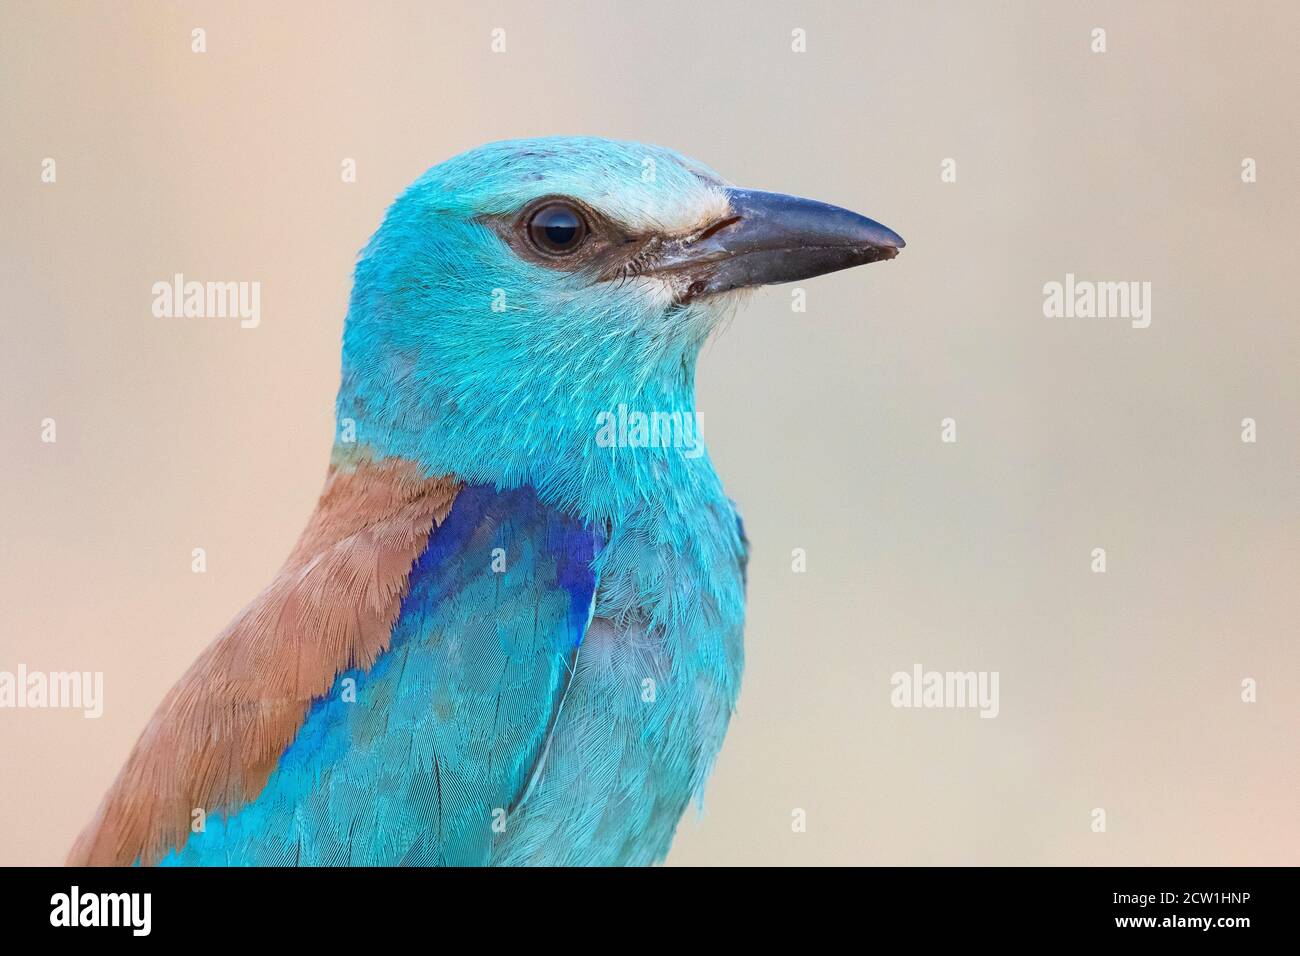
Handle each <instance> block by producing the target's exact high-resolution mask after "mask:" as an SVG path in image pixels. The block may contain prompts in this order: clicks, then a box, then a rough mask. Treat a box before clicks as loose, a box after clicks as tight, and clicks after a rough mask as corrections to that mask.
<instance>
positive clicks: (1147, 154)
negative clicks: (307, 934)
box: [0, 0, 1300, 864]
mask: <svg viewBox="0 0 1300 956" xmlns="http://www.w3.org/2000/svg"><path fill="white" fill-rule="evenodd" d="M196 27H201V28H203V29H204V30H206V41H207V52H206V53H202V54H196V53H193V52H191V30H192V29H194V28H196ZM497 27H500V28H503V29H505V31H506V42H507V52H505V53H504V54H493V53H492V52H491V50H490V40H491V36H490V34H491V31H492V30H493V29H494V28H497ZM1094 27H1103V28H1105V29H1106V31H1107V46H1108V49H1107V52H1105V53H1104V54H1097V53H1093V52H1091V51H1090V48H1089V47H1090V32H1091V30H1092V29H1093V28H1094ZM796 28H799V29H803V30H805V31H806V36H807V52H806V53H802V54H799V53H794V52H792V51H791V31H792V30H794V29H796ZM1298 33H1300V7H1297V6H1296V5H1295V4H1294V3H1291V2H1277V3H1249V4H1245V5H1238V6H1230V5H1224V4H1220V3H1212V2H1197V3H1172V2H1171V3H1143V4H1140V5H1139V4H1132V3H1113V4H1112V3H1100V4H1091V5H1083V4H1068V5H1067V4H1035V3H967V2H956V0H953V2H945V3H910V2H909V3H896V2H880V3H876V2H843V3H815V4H814V3H808V4H798V3H774V2H773V3H739V2H737V3H699V2H678V0H658V2H655V3H635V4H633V3H627V4H619V5H617V6H616V5H614V4H606V3H596V2H590V3H572V2H565V3H550V4H537V3H523V2H520V3H495V4H494V3H486V4H483V3H469V2H466V3H454V4H453V3H429V2H411V3H401V4H396V3H394V4H377V5H373V6H372V5H357V4H355V3H315V2H313V3H301V4H298V5H292V4H277V5H275V6H273V7H272V6H269V5H264V4H253V3H238V4H230V3H212V4H208V3H162V2H157V3H135V4H130V3H113V4H108V3H101V4H86V3H50V2H25V0H23V2H15V0H7V2H6V3H5V4H4V5H3V6H2V7H0V74H2V75H0V197H2V199H0V203H2V205H0V293H2V295H0V303H3V305H2V308H3V316H2V319H3V322H2V328H3V341H2V342H0V395H2V396H3V410H4V414H3V415H2V416H0V442H2V448H3V455H4V473H5V478H4V482H3V484H2V485H0V496H2V497H0V541H2V542H3V547H2V548H0V600H2V601H3V608H4V613H3V618H2V621H0V670H14V669H16V668H17V667H18V665H19V664H26V665H27V666H28V667H29V668H33V669H42V670H47V671H55V670H65V669H76V670H90V671H95V670H100V671H103V672H104V674H105V685H106V686H105V695H106V702H105V712H104V715H103V717H102V718H100V719H99V720H86V719H83V718H82V717H81V715H80V714H79V713H75V712H67V711H50V710H46V711H40V710H0V781H2V782H0V863H7V864H19V863H26V864H53V863H57V862H59V861H61V860H62V858H63V856H64V854H65V853H66V851H67V849H68V847H69V845H70V843H71V841H72V839H73V836H74V834H75V833H76V832H77V830H79V829H80V827H81V826H82V825H83V824H84V823H85V822H86V820H87V819H88V817H89V815H90V813H91V811H92V809H93V807H94V806H95V804H96V803H97V802H98V800H99V797H100V795H101V794H102V792H103V790H104V789H105V788H106V786H107V785H108V783H109V781H110V779H111V778H112V777H113V775H114V774H115V773H116V772H117V769H118V767H119V766H120V764H121V763H122V761H123V759H124V757H125V756H126V753H127V751H128V749H129V748H130V746H131V744H132V742H133V741H134V739H135V737H136V735H137V734H138V733H139V731H140V729H141V728H142V727H143V725H144V723H145V721H146V720H147V718H148V716H149V715H150V713H151V712H152V711H153V709H154V707H155V706H156V705H157V704H158V702H159V700H160V699H161V698H162V696H163V694H164V692H165V691H166V689H167V688H168V687H169V686H170V685H171V683H172V682H173V681H174V680H175V679H176V678H177V677H178V676H179V675H180V674H181V672H182V671H183V670H184V669H185V667H186V666H187V665H188V664H189V663H190V662H191V661H192V660H193V659H194V657H195V656H196V655H197V654H198V653H199V651H200V650H201V649H202V648H203V647H204V646H205V644H206V643H207V642H208V641H209V640H210V639H211V638H212V637H213V636H214V635H215V634H216V633H217V632H218V630H219V629H220V628H221V627H222V626H223V625H224V624H225V623H226V622H227V621H228V620H229V619H230V618H231V617H232V616H233V615H234V613H235V612H236V611H237V610H238V609H239V608H240V607H241V606H242V605H243V604H244V603H246V602H247V601H248V600H249V599H250V598H252V597H253V596H254V595H255V594H256V593H257V592H258V590H260V588H261V587H262V586H263V585H264V584H265V583H266V582H267V581H268V580H269V579H270V577H271V575H272V574H273V572H274V571H275V570H276V568H277V567H278V566H279V564H280V562H281V561H282V560H283V558H284V557H285V555H286V554H287V553H288V550H289V548H290V546H291V544H292V542H293V540H294V538H295V536H296V534H297V532H298V531H299V529H300V528H301V526H302V524H303V522H304V519H305V517H306V515H307V514H308V512H309V510H310V508H311V506H312V504H313V502H314V500H315V496H316V493H317V491H318V489H319V487H320V482H321V479H322V476H323V474H324V468H325V463H326V459H327V454H328V449H329V444H330V436H331V425H332V418H331V405H332V400H333V395H334V389H335V387H336V384H337V374H338V347H339V335H340V329H341V325H342V320H343V315H344V310H345V304H346V298H347V294H348V290H349V283H350V269H351V266H352V263H353V261H354V257H355V254H356V252H357V250H358V249H360V247H361V246H362V244H363V243H364V242H365V241H366V239H367V237H368V236H369V235H370V233H371V231H372V230H373V229H374V228H375V226H376V225H377V224H378V222H379V219H380V217H381V215H382V213H383V211H384V209H385V207H386V205H387V203H388V202H389V201H390V200H391V199H392V198H393V197H394V196H395V195H396V193H397V192H398V191H399V190H400V189H401V188H402V187H403V186H404V185H405V184H406V183H408V182H409V181H410V180H412V179H413V178H414V177H416V176H417V175H419V174H420V173H421V172H422V171H423V170H424V169H426V168H427V167H428V166H431V165H433V164H434V163H437V162H439V161H440V160H442V159H444V158H446V157H448V156H450V155H452V154H454V153H457V152H460V151H462V150H464V149H467V148H469V147H472V146H474V145H477V144H479V143H481V142H484V141H488V140H493V139H501V138H507V137H516V136H534V135H547V134H558V133H570V134H572V133H586V134H598V135H605V136H611V137H617V138H627V139H636V140H642V141H646V142H655V143H662V144H664V145H668V146H672V147H675V148H677V149H679V150H681V151H682V152H684V153H686V154H688V155H691V156H694V157H697V158H699V159H700V160H702V161H704V162H706V163H708V164H710V165H712V166H714V167H715V168H716V169H718V170H719V171H720V172H722V173H723V174H724V175H726V176H728V177H729V178H731V179H732V180H733V181H735V182H737V183H741V184H745V185H748V186H753V187H759V188H767V189H775V190H780V191H785V192H792V193H798V194H802V195H808V196H813V197H816V198H821V199H825V200H828V201H831V202H835V203H839V204H842V205H845V206H849V207H851V208H853V209H856V210H860V211H862V212H865V213H867V214H868V215H870V216H872V217H874V218H878V219H879V220H881V221H882V222H884V223H886V224H888V225H890V226H892V227H894V228H895V229H897V230H898V231H899V232H901V233H902V234H903V235H904V236H905V237H906V238H907V240H908V248H907V250H906V251H905V252H904V254H903V255H902V256H901V257H900V258H899V259H898V260H897V261H895V262H893V263H889V264H886V265H880V266H872V267H870V268H868V269H863V270H856V271H850V272H844V273H839V274H837V275H833V276H829V277H826V278H823V279H819V280H815V281H810V282H808V283H805V284H804V287H805V288H806V289H807V295H808V309H807V312H806V313H805V314H795V313H792V311H791V309H790V290H789V289H788V288H778V289H773V290H767V291H765V292H762V293H760V294H759V295H758V296H757V297H756V298H755V300H754V301H753V303H752V304H751V305H750V306H749V308H748V309H747V310H745V311H744V312H742V314H741V315H740V316H739V318H738V319H737V321H736V322H735V323H734V324H733V325H732V326H731V327H730V329H729V330H728V331H727V333H726V334H725V335H724V336H722V337H721V338H719V339H718V340H717V341H716V342H714V343H713V344H712V345H711V346H710V348H709V349H708V351H707V352H706V354H705V356H704V358H703V361H702V368H701V373H700V383H701V385H700V407H701V411H702V414H703V419H704V421H705V422H706V424H707V432H708V440H709V445H710V448H711V450H712V454H713V456H714V459H715V462H716V464H717V466H718V469H719V471H720V472H721V473H722V476H723V478H724V480H725V481H726V483H727V486H728V490H729V492H730V494H731V495H732V497H734V498H735V499H736V500H737V501H738V502H739V503H740V505H741V507H742V509H743V511H744V515H745V519H746V523H747V526H748V531H749V535H750V537H751V539H752V542H753V558H752V563H751V566H750V625H749V628H748V635H747V647H748V670H747V676H746V684H745V688H744V692H743V694H742V697H741V708H740V712H739V714H738V716H737V718H736V720H735V721H734V722H733V725H732V730H731V733H730V736H729V739H728V741H727V745H726V747H725V748H724V750H723V753H722V756H721V759H720V761H719V764H718V767H717V771H716V773H715V775H714V778H713V781H712V783H711V785H710V788H709V792H708V799H707V802H706V807H705V810H704V813H703V814H702V815H696V814H695V813H694V812H692V813H691V814H688V816H687V818H686V819H685V820H684V821H683V823H682V826H681V830H680V834H679V837H678V840H677V844H676V846H675V848H674V850H673V853H672V856H671V857H670V862H672V863H677V864H724V863H726V864H757V863H775V864H826V863H833V864H847V863H890V864H914V863H915V864H936V863H939V864H974V863H984V864H1043V863H1046V864H1065V863H1082V864H1103V863H1123V864H1193V863H1200V864H1262V863H1270V864H1281V863H1289V864H1296V863H1300V822H1298V821H1297V810H1298V808H1300V807H1298V804H1300V771H1298V770H1297V757H1298V755H1300V747H1297V731H1298V730H1300V649H1298V645H1297V620H1298V613H1297V612H1298V611H1300V606H1298V603H1300V602H1298V600H1297V572H1298V571H1300V553H1298V549H1300V493H1298V483H1297V476H1298V475H1300V441H1298V440H1297V420H1298V415H1300V384H1298V383H1297V369H1298V368H1300V324H1298V322H1297V306H1296V295H1295V277H1296V274H1297V268H1296V259H1297V240H1296V236H1297V223H1298V222H1300V188H1298V187H1297V181H1296V170H1297V146H1298V145H1300V136H1298V135H1297V134H1298V133H1300V129H1298V123H1300V120H1298V114H1297V110H1296V108H1295V102H1294V100H1295V94H1296V91H1297V89H1300V82H1298V80H1300V66H1297V63H1298V61H1297V57H1296V47H1297V35H1298ZM46 157H52V158H54V159H55V161H56V163H57V167H56V168H57V182H55V183H53V184H48V183H42V181H41V169H42V161H43V159H44V158H46ZM349 157H350V158H353V159H355V160H356V164H357V182H356V183H355V184H347V183H343V182H342V181H341V177H340V167H341V163H342V162H343V160H344V159H345V158H349ZM949 157H951V158H953V159H955V160H956V162H957V171H958V177H957V181H956V182H955V183H944V182H942V181H941V179H940V170H941V163H942V162H943V160H944V159H945V158H949ZM1245 157H1252V158H1254V159H1255V160H1256V161H1257V163H1258V182H1257V183H1254V184H1244V183H1243V182H1242V181H1241V176H1240V169H1241V163H1242V160H1243V158H1245ZM176 272H182V273H184V274H185V275H186V276H187V277H190V278H195V279H199V280H209V279H212V280H218V279H219V280H245V281H253V280H256V281H260V282H261V283H262V320H261V326H260V327H259V328H257V329H255V330H241V329H240V328H239V327H238V324H237V323H236V322H234V321H230V320H195V319H191V320H184V319H180V320H164V319H156V318H154V317H153V316H152V314H151V311H150V307H151V302H152V297H151V293H150V287H151V285H152V284H153V283H154V282H155V281H158V280H160V279H162V280H166V279H169V278H170V277H171V276H172V275H173V274H174V273H176ZM1067 272H1073V273H1075V274H1077V275H1078V276H1079V277H1080V278H1086V279H1095V280H1136V281H1149V282H1151V283H1152V287H1153V317H1152V323H1151V327H1150V328H1148V329H1144V330H1139V329H1133V328H1131V327H1130V326H1129V323H1128V322H1127V321H1125V320H1123V319H1047V318H1044V316H1043V314H1042V303H1043V295H1042V287H1043V284H1044V283H1045V282H1049V281H1053V280H1056V281H1062V280H1063V279H1064V277H1065V274H1066V273H1067ZM46 417H53V418H55V419H56V420H57V428H58V432H57V435H58V441H57V443H55V444H52V445H51V444H44V443H42V442H41V440H40V423H41V420H42V419H44V418H46ZM946 417H952V418H954V419H956V422H957V429H958V431H957V434H958V441H957V442H956V443H955V444H943V443H941V442H940V440H939V439H940V421H941V419H943V418H946ZM1244 417H1252V418H1254V419H1256V421H1257V422H1258V441H1257V443H1255V444H1243V443H1242V441H1241V440H1240V422H1241V419H1242V418H1244ZM760 438H761V439H762V440H758V439H760ZM194 547H204V548H206V549H207V553H208V572H207V573H206V574H193V573H191V570H190V552H191V549H192V548H194ZM796 547H799V548H805V549H806V550H807V554H808V570H807V572H806V573H804V574H794V573H792V572H791V559H790V555H791V549H793V548H796ZM1094 547H1104V548H1106V550H1107V556H1108V571H1107V573H1106V574H1094V573H1092V572H1091V570H1090V567H1089V565H1090V560H1091V558H1090V553H1091V551H1092V549H1093V548H1094ZM916 663H920V664H922V665H923V666H924V667H925V668H927V669H936V670H968V669H969V670H995V671H998V672H999V674H1000V697H1001V699H1000V708H1001V712H1000V715H999V716H998V717H997V718H996V719H994V720H981V719H979V717H978V716H977V714H976V713H975V712H974V711H970V710H902V709H895V708H893V707H892V706H891V705H890V702H889V693H890V685H889V678H890V675H891V674H892V673H894V672H895V671H898V670H910V669H911V668H912V666H913V665H914V664H916ZM1248 677H1249V678H1254V679H1255V680H1257V681H1258V688H1259V690H1258V694H1259V698H1258V702H1256V703H1254V704H1247V703H1243V702H1242V701H1241V699H1240V686H1241V681H1242V680H1243V679H1244V678H1248ZM1095 807H1102V808H1105V810H1106V812H1107V832H1105V833H1102V834H1099V833H1094V832H1092V831H1091V827H1090V824H1091V822H1092V818H1091V816H1090V814H1091V811H1092V809H1093V808H1095ZM795 808H799V809H803V810H805V811H806V812H807V819H808V825H807V832H805V833H796V832H792V827H791V814H792V811H793V810H794V809H795Z"/></svg>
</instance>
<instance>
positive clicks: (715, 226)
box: [695, 216, 740, 242]
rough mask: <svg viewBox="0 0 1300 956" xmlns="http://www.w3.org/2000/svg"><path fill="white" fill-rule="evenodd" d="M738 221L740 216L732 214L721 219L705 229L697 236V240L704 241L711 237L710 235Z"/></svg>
mask: <svg viewBox="0 0 1300 956" xmlns="http://www.w3.org/2000/svg"><path fill="white" fill-rule="evenodd" d="M738 222H740V217H739V216H730V217H728V218H726V219H719V220H718V221H717V222H715V223H714V224H713V225H711V226H709V228H707V229H705V230H704V231H703V232H702V233H700V234H699V235H698V236H696V237H695V241H696V242H703V241H704V240H705V239H707V238H709V236H712V235H714V234H715V233H718V232H721V231H722V230H723V229H726V228H727V227H728V226H732V225H735V224H736V223H738Z"/></svg>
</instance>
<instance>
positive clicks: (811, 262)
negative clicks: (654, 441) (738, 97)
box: [338, 137, 903, 510]
mask: <svg viewBox="0 0 1300 956" xmlns="http://www.w3.org/2000/svg"><path fill="white" fill-rule="evenodd" d="M902 247H903V240H902V239H901V238H900V237H899V236H898V235H897V234H895V233H894V232H892V231H891V230H889V229H887V228H886V227H884V226H882V225H880V224H879V223H877V222H874V221H873V220H871V219H867V218H866V217H864V216H860V215H857V214H856V213H853V212H849V211H848V210H845V209H841V208H838V207H836V206H831V205H827V204H825V203H821V202H815V201H812V200H807V199H798V198H795V197H792V196H785V195H781V194H777V193H767V192H758V191H753V190H745V189H737V188H735V187H733V186H731V185H729V184H728V183H726V182H725V181H724V180H723V179H722V178H721V177H720V176H718V175H717V174H716V173H714V172H713V171H712V170H710V169H708V168H706V167H705V166H703V165H701V164H699V163H697V162H694V161H692V160H689V159H687V158H685V157H683V156H680V155H678V154H677V153H675V152H673V151H671V150H668V149H663V148H660V147H654V146H643V145H641V144H638V143H626V142H614V141H610V140H603V139H595V138H569V137H564V138H551V139H536V140H518V141H508V142H501V143H493V144H489V145H486V146H483V147H480V148H478V149H475V150H472V151H470V152H468V153H464V154H462V155H460V156H457V157H455V158H453V159H450V160H448V161H446V162H444V163H442V164H440V165H438V166H435V167H434V168H433V169H431V170H429V171H428V172H427V173H426V174H425V175H424V176H422V177H421V178H420V179H418V180H417V181H416V182H415V183H413V184H412V185H411V186H410V187H409V188H408V189H407V190H406V191H405V192H404V193H403V194H402V195H401V196H400V197H399V198H398V199H397V200H396V201H395V202H394V203H393V205H392V206H391V208H390V209H389V211H388V213H387V215H386V217H385V219H384V222H383V224H382V225H381V226H380V228H379V230H378V231H377V232H376V233H375V235H374V237H373V238H372V239H371V241H370V243H369V244H368V245H367V246H366V248H365V249H364V250H363V251H362V254H361V258H360V261H359V263H358V265H357V268H356V275H355V282H354V288H353V293H352V298H351V302H350V305H349V311H348V316H347V321H346V323H345V329H344V343H343V384H342V387H341V389H340V393H339V401H338V417H339V419H340V423H341V424H343V422H344V420H347V421H350V422H352V423H353V431H354V437H355V443H356V445H357V447H359V448H362V449H364V450H365V451H366V453H368V454H372V455H376V456H379V457H383V456H400V457H404V458H409V459H413V460H415V461H417V462H418V463H419V464H420V465H421V466H422V467H423V468H424V470H425V471H426V472H427V473H430V474H434V473H455V474H458V475H460V476H462V477H464V478H465V479H466V480H471V481H482V482H494V483H497V484H500V485H508V484H512V483H517V482H521V481H528V482H531V483H533V484H535V485H537V486H538V487H545V486H548V485H549V486H551V487H552V488H554V489H556V490H557V491H559V492H560V493H561V494H560V496H561V497H563V498H567V499H569V500H572V501H579V502H582V501H583V500H585V501H586V503H587V504H590V503H591V501H592V498H593V496H597V497H598V496H599V495H598V493H597V492H596V491H595V490H594V487H593V486H594V485H597V484H599V483H600V482H601V481H602V479H603V478H608V474H607V473H606V469H607V468H612V469H614V470H616V471H617V470H618V469H619V468H620V467H621V468H623V469H624V470H625V472H626V473H625V474H622V475H621V479H620V481H621V484H622V486H623V490H628V488H629V487H631V486H635V485H637V484H638V483H640V482H642V481H643V480H645V478H646V476H647V475H648V472H645V471H644V469H645V468H646V467H649V468H651V469H653V470H654V472H655V477H656V478H662V472H663V470H664V469H665V468H668V469H681V468H689V467H690V465H689V464H682V462H683V461H685V462H687V463H689V462H691V461H692V458H691V457H690V456H682V455H680V454H679V455H676V456H673V455H672V454H671V450H670V449H656V450H655V451H654V453H651V454H642V455H631V454H629V453H628V452H629V451H644V450H645V449H631V450H629V449H622V448H608V449H607V448H601V447H598V446H597V442H596V437H597V431H598V420H599V417H600V416H601V414H602V413H604V414H609V413H611V412H612V411H613V410H614V409H617V408H619V406H623V407H624V408H631V409H634V410H640V411H642V412H645V413H652V412H663V413H669V414H671V413H674V412H688V413H692V414H693V412H694V395H693V393H694V369H695V360H696V356H697V354H698V352H699V349H700V347H701V346H702V345H703V343H704V342H705V340H706V339H707V338H708V336H709V334H710V333H711V332H712V331H713V330H714V329H715V328H716V327H717V326H718V325H719V323H720V322H721V321H722V320H723V319H724V318H726V317H727V316H728V314H729V313H730V311H731V310H732V308H733V307H734V305H735V302H736V298H737V295H738V293H740V292H741V291H742V290H745V289H749V288H752V287H754V286H759V285H766V284H771V283H780V282H791V281H796V280H799V279H805V278H808V277H811V276H815V275H819V274H821V273H825V272H832V271H835V270H838V269H845V268H848V267H850V266H855V265H861V264H864V263H868V262H875V261H878V260H882V259H891V258H893V257H894V256H896V255H897V254H898V251H899V249H901V248H902ZM340 451H341V452H343V453H344V454H347V453H352V452H350V450H348V449H340ZM660 452H662V454H660ZM674 457H676V458H677V459H678V461H676V462H674V461H673V460H672V459H673V458H674ZM687 477H688V478H689V475H687ZM606 484H608V482H606ZM597 510H599V509H597Z"/></svg>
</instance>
